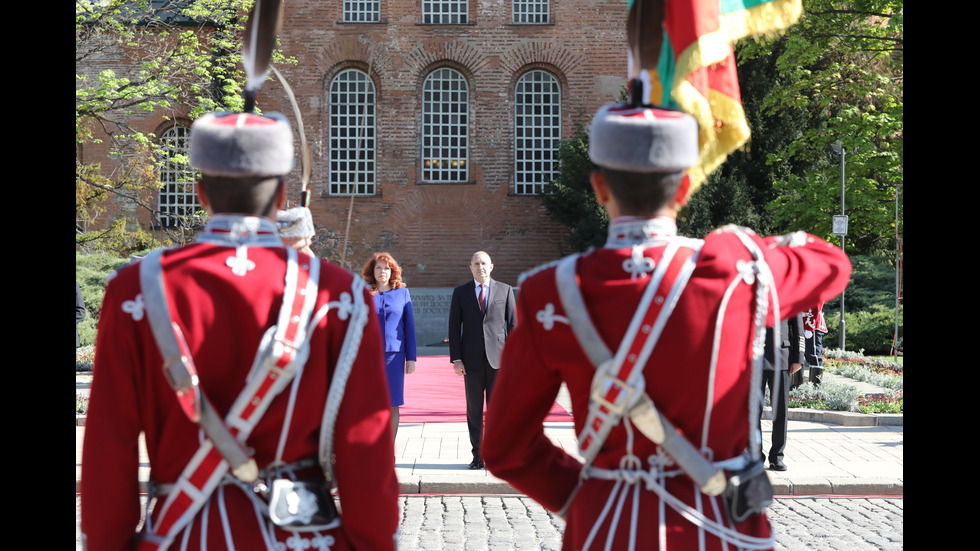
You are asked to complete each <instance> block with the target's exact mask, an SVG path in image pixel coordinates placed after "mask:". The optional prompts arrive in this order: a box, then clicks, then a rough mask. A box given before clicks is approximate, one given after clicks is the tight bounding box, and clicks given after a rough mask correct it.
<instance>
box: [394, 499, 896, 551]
mask: <svg viewBox="0 0 980 551" xmlns="http://www.w3.org/2000/svg"><path fill="white" fill-rule="evenodd" d="M401 502H402V522H401V534H400V537H399V548H400V549H403V550H418V551H437V550H438V551H511V550H524V549H528V550H531V549H534V550H538V549H540V550H558V549H561V532H562V529H563V528H564V524H565V523H564V521H562V520H561V519H559V518H557V517H555V516H553V515H552V514H550V513H548V512H547V511H545V510H544V509H542V508H541V506H540V505H538V504H537V503H535V502H534V501H533V500H531V499H529V498H526V497H521V496H484V497H481V496H448V495H447V496H403V497H402V498H401ZM903 512H904V509H903V501H902V498H892V497H889V498H854V497H848V498H781V499H777V500H776V502H775V503H774V504H773V506H772V507H771V508H770V514H769V517H770V519H771V520H772V523H773V529H774V530H775V532H776V549H782V550H788V551H796V550H802V549H815V550H827V551H838V550H840V551H865V550H869V551H870V550H885V551H891V550H900V549H902V548H903V545H904V543H903V524H904V523H903Z"/></svg>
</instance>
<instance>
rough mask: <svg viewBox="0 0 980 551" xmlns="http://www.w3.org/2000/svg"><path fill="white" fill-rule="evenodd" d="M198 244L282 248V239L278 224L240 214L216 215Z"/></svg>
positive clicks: (258, 217) (202, 232) (259, 217)
mask: <svg viewBox="0 0 980 551" xmlns="http://www.w3.org/2000/svg"><path fill="white" fill-rule="evenodd" d="M195 241H196V242H198V243H211V244H214V245H225V246H229V247H237V246H239V245H248V246H251V247H281V246H282V239H280V238H279V232H278V231H277V230H276V224H275V222H273V221H272V220H269V219H268V218H264V217H261V216H243V215H240V214H215V215H213V216H211V219H210V220H208V224H207V226H205V227H204V230H203V231H201V233H200V234H198V236H197V239H195Z"/></svg>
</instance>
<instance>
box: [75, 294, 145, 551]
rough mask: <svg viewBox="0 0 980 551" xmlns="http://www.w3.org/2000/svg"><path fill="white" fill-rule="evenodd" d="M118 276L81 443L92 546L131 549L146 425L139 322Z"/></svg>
mask: <svg viewBox="0 0 980 551" xmlns="http://www.w3.org/2000/svg"><path fill="white" fill-rule="evenodd" d="M119 279H120V277H117V278H115V279H113V280H112V281H110V282H109V284H108V286H107V287H106V293H105V299H104V300H103V302H102V310H101V313H100V314H99V332H98V337H97V339H96V346H95V364H94V365H95V367H94V368H93V369H94V371H93V380H92V389H91V393H90V396H89V407H88V411H87V413H86V419H85V440H84V442H83V446H82V477H81V508H82V511H81V513H82V519H81V524H82V533H83V534H84V535H85V538H86V541H87V546H88V548H89V549H107V550H114V549H132V548H133V545H134V539H135V533H136V527H137V525H138V523H139V520H140V504H139V480H138V472H137V469H138V468H139V435H140V430H141V421H140V409H139V400H138V397H139V387H138V382H137V368H138V366H139V365H140V359H139V354H138V351H137V350H135V346H136V344H135V343H137V342H138V337H137V334H136V333H137V331H136V323H135V322H134V321H133V316H132V314H127V313H125V312H123V310H122V303H123V301H125V300H132V299H133V298H135V296H136V291H135V290H133V291H132V296H128V297H127V296H125V295H123V294H122V291H124V290H126V289H129V287H128V286H126V287H124V289H120V287H122V286H121V285H120V282H119Z"/></svg>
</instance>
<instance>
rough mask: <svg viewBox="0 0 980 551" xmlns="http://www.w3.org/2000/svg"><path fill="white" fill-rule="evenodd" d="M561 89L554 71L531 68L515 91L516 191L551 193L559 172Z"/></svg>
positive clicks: (519, 81)
mask: <svg viewBox="0 0 980 551" xmlns="http://www.w3.org/2000/svg"><path fill="white" fill-rule="evenodd" d="M560 140H561V88H560V87H559V85H558V79H556V78H555V77H554V76H553V75H552V74H551V73H547V72H545V71H530V72H528V73H526V74H525V75H524V76H522V77H521V78H520V79H519V80H518V81H517V88H516V90H515V92H514V193H517V194H518V195H538V194H541V193H551V180H553V179H554V178H555V176H557V175H558V157H557V154H558V142H559V141H560Z"/></svg>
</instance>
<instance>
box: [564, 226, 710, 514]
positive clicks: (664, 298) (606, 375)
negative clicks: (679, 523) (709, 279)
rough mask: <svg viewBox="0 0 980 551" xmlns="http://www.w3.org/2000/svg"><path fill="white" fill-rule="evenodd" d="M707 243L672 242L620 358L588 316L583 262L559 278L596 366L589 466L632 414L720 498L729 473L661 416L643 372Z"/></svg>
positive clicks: (569, 265) (569, 264)
mask: <svg viewBox="0 0 980 551" xmlns="http://www.w3.org/2000/svg"><path fill="white" fill-rule="evenodd" d="M701 243H702V242H701V241H696V240H683V239H680V238H675V239H673V240H671V241H670V242H669V243H668V245H667V246H666V249H665V250H664V253H663V256H662V257H661V259H660V261H659V262H658V263H657V265H656V267H655V269H654V271H653V273H652V274H651V276H650V282H649V283H648V284H647V287H646V289H645V291H644V293H643V296H642V298H641V299H640V304H639V306H638V307H637V310H636V312H635V313H634V315H633V318H632V320H631V322H630V325H629V328H628V329H627V331H626V335H625V336H624V338H623V341H622V342H621V343H620V346H619V349H618V350H617V351H616V355H615V356H613V355H612V353H611V352H610V351H609V349H608V348H607V347H606V345H605V343H604V342H603V341H602V338H601V337H600V336H599V334H598V332H597V331H596V329H595V326H594V325H593V323H592V320H591V318H590V317H589V315H588V311H587V309H586V307H585V302H584V300H583V299H582V295H581V292H580V291H579V288H578V285H577V282H576V276H575V265H576V260H577V257H574V256H573V257H569V258H566V259H564V260H562V261H561V262H560V263H559V264H558V267H557V269H556V272H555V277H556V281H557V285H558V292H559V296H560V298H561V301H562V306H563V308H564V310H565V313H566V315H567V316H568V318H569V323H570V325H571V327H572V330H573V332H574V333H575V336H576V338H577V339H578V340H579V343H580V344H581V345H582V348H583V350H585V352H586V355H587V356H588V357H589V359H590V361H591V362H592V363H593V365H595V366H596V375H595V377H594V379H593V381H592V397H591V400H590V402H589V415H588V418H587V419H586V422H585V426H584V428H583V430H582V433H581V434H580V435H579V447H580V449H581V451H582V455H583V457H584V458H585V461H586V467H588V466H589V465H590V464H591V463H592V461H593V460H594V459H595V456H596V454H597V453H598V451H599V448H600V447H601V446H602V443H603V442H605V440H606V438H607V437H608V436H609V432H610V431H611V430H612V428H613V427H614V426H616V425H617V424H618V423H619V422H620V420H621V418H622V417H623V416H624V415H629V417H630V420H631V421H632V422H633V424H634V425H635V426H636V427H637V428H638V429H639V430H640V431H641V432H643V433H644V434H645V435H646V436H647V437H648V438H650V439H651V440H652V441H653V442H655V443H657V444H658V445H660V446H661V447H663V448H664V450H665V451H667V453H669V454H670V455H671V457H673V458H674V460H675V461H676V462H677V464H678V465H679V466H680V467H681V469H683V470H684V472H685V473H687V475H688V476H690V477H691V479H692V480H694V481H695V483H696V484H697V485H698V487H700V488H701V491H702V492H704V493H705V494H707V495H718V494H720V493H721V492H722V491H724V489H725V485H726V481H725V476H724V473H723V472H722V471H721V470H719V469H718V468H716V467H715V466H714V465H712V464H711V463H710V462H709V461H708V460H707V459H705V457H704V456H703V455H702V454H701V453H700V452H699V451H698V450H697V449H696V448H695V447H694V445H693V444H691V443H690V442H689V441H688V440H687V439H686V438H685V437H684V436H683V435H681V434H680V433H678V432H677V430H676V429H675V428H674V427H673V425H672V424H671V423H670V421H669V420H667V419H666V418H664V417H663V416H662V415H661V414H660V412H659V411H658V410H657V408H656V406H655V405H654V403H653V401H652V400H651V399H650V398H649V396H648V395H647V394H646V392H645V391H644V386H645V380H644V377H643V367H644V366H645V365H646V362H647V360H648V359H649V358H650V355H651V354H652V352H653V349H654V347H655V346H656V344H657V341H658V340H659V338H660V334H661V332H662V331H663V328H664V326H665V325H666V323H667V320H668V318H669V317H670V314H671V312H672V311H673V309H674V306H676V304H677V301H678V299H679V298H680V296H681V293H682V292H683V290H684V287H685V286H686V285H687V282H688V280H689V279H690V276H691V273H692V272H693V271H694V267H695V264H696V262H697V255H698V252H699V251H700V246H701ZM644 337H645V338H644Z"/></svg>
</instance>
